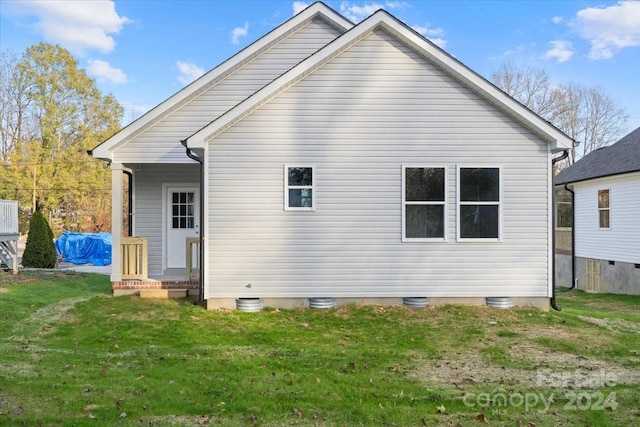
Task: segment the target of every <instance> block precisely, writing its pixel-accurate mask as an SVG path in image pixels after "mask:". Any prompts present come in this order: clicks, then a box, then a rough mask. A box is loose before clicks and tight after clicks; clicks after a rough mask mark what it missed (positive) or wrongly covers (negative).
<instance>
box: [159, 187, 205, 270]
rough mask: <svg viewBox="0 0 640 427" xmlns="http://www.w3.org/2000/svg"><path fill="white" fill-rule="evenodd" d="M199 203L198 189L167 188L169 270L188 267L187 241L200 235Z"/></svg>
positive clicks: (167, 251) (194, 257)
mask: <svg viewBox="0 0 640 427" xmlns="http://www.w3.org/2000/svg"><path fill="white" fill-rule="evenodd" d="M199 203H200V196H199V193H198V188H197V187H193V186H171V187H167V204H168V206H167V241H166V243H167V249H166V254H167V259H166V261H167V264H166V265H167V268H185V266H186V265H185V263H186V239H187V237H198V236H199V235H200V218H199V212H200V211H199ZM194 250H195V246H194ZM192 259H194V260H197V259H198V257H197V255H196V256H192Z"/></svg>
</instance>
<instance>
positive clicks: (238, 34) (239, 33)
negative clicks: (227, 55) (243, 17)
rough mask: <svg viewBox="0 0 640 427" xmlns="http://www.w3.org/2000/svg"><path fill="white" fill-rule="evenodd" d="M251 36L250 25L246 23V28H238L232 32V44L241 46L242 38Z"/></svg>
mask: <svg viewBox="0 0 640 427" xmlns="http://www.w3.org/2000/svg"><path fill="white" fill-rule="evenodd" d="M247 34H249V23H248V22H245V23H244V27H236V28H234V29H233V30H231V43H233V44H239V43H240V38H242V37H246V35H247Z"/></svg>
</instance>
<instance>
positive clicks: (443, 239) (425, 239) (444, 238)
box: [401, 164, 448, 242]
mask: <svg viewBox="0 0 640 427" xmlns="http://www.w3.org/2000/svg"><path fill="white" fill-rule="evenodd" d="M407 169H444V200H443V201H407V200H406V198H407V192H406V176H407V175H406V173H407ZM447 176H448V174H447V167H446V166H440V165H404V164H403V165H402V204H401V205H402V241H403V242H446V241H447V227H448V221H447V217H448V209H447V206H448V191H447ZM407 205H433V206H444V210H443V215H444V218H443V227H444V233H443V236H442V237H407V209H406V207H407Z"/></svg>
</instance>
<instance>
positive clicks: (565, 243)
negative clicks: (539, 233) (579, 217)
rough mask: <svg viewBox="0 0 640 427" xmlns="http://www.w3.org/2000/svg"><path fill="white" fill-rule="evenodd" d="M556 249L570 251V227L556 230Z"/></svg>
mask: <svg viewBox="0 0 640 427" xmlns="http://www.w3.org/2000/svg"><path fill="white" fill-rule="evenodd" d="M556 249H569V250H571V227H558V228H556Z"/></svg>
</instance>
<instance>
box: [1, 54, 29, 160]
mask: <svg viewBox="0 0 640 427" xmlns="http://www.w3.org/2000/svg"><path fill="white" fill-rule="evenodd" d="M19 61H20V57H19V56H18V55H17V54H15V53H14V52H12V51H2V52H0V162H3V163H4V162H6V161H7V160H8V159H9V154H10V153H12V152H13V151H14V150H15V148H16V146H18V145H20V143H21V142H22V141H26V140H29V139H32V138H33V137H34V135H35V130H36V121H35V118H34V117H33V114H31V110H30V108H29V104H30V99H29V97H28V96H27V84H26V82H25V80H24V78H23V76H22V75H21V74H20V73H19V72H18V68H17V65H18V63H19Z"/></svg>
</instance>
